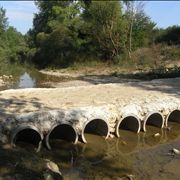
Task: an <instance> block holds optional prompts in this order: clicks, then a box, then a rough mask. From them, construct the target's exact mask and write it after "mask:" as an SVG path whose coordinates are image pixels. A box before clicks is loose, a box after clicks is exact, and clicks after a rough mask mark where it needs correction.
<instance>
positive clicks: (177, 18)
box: [0, 1, 180, 34]
mask: <svg viewBox="0 0 180 180" xmlns="http://www.w3.org/2000/svg"><path fill="white" fill-rule="evenodd" d="M0 7H3V8H4V9H6V16H7V17H8V22H9V25H10V26H14V27H15V28H16V29H17V30H18V31H19V32H21V33H22V34H25V33H26V32H27V31H28V30H29V29H30V28H32V22H33V16H34V13H37V12H38V9H37V7H36V6H35V4H34V2H33V1H0ZM144 10H145V13H146V14H147V15H148V16H149V17H150V18H151V19H152V21H154V22H155V23H156V24H157V25H156V26H157V27H159V28H166V27H168V26H172V25H180V1H145V7H144Z"/></svg>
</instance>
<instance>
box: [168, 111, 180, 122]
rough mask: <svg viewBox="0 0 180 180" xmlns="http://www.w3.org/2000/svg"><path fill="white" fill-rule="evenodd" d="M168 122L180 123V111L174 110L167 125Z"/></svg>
mask: <svg viewBox="0 0 180 180" xmlns="http://www.w3.org/2000/svg"><path fill="white" fill-rule="evenodd" d="M168 121H172V122H178V123H180V110H174V111H172V112H171V113H170V114H169V116H168V117H167V123H168Z"/></svg>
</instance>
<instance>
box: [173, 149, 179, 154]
mask: <svg viewBox="0 0 180 180" xmlns="http://www.w3.org/2000/svg"><path fill="white" fill-rule="evenodd" d="M172 152H173V153H174V154H176V155H180V150H178V149H176V148H173V149H172Z"/></svg>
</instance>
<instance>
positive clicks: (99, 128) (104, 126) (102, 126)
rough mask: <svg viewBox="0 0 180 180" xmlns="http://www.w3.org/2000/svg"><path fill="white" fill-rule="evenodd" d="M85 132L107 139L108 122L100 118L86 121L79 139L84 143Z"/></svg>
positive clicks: (85, 141)
mask: <svg viewBox="0 0 180 180" xmlns="http://www.w3.org/2000/svg"><path fill="white" fill-rule="evenodd" d="M85 134H95V135H99V136H104V137H105V139H107V138H108V136H109V126H108V123H107V122H106V121H104V120H102V119H93V120H91V121H89V122H87V123H86V124H85V126H84V128H83V130H82V134H81V139H82V141H83V142H84V143H87V140H86V138H85Z"/></svg>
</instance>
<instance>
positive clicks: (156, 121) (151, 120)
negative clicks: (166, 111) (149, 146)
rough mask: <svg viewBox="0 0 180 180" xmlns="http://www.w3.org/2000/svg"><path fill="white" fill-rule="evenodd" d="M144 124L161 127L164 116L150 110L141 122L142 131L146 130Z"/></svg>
mask: <svg viewBox="0 0 180 180" xmlns="http://www.w3.org/2000/svg"><path fill="white" fill-rule="evenodd" d="M146 125H150V126H156V127H159V128H163V126H164V118H163V115H162V114H161V113H159V112H151V113H149V114H148V115H147V116H146V117H145V119H144V122H143V131H144V132H145V131H146Z"/></svg>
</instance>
